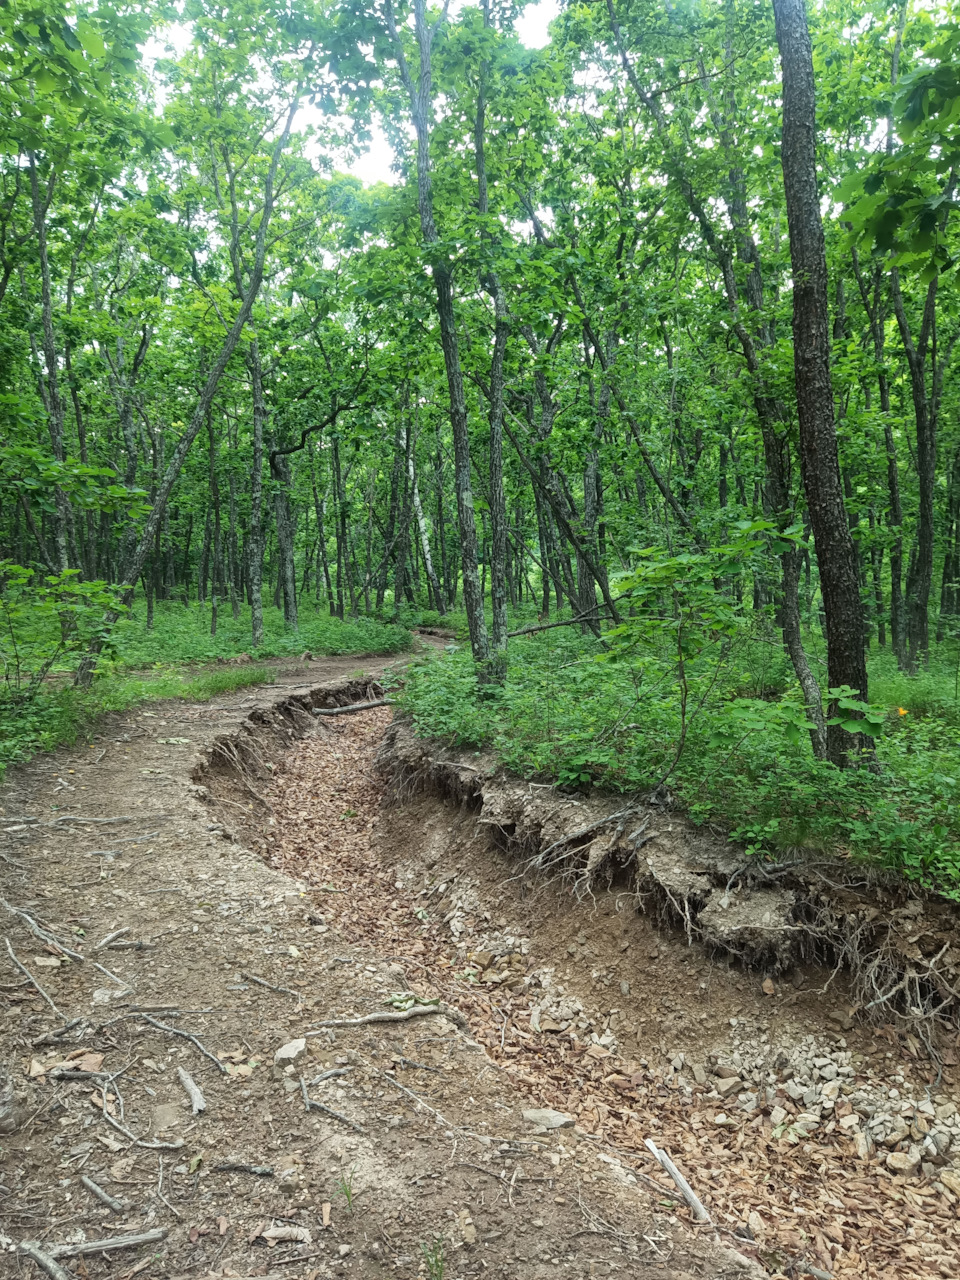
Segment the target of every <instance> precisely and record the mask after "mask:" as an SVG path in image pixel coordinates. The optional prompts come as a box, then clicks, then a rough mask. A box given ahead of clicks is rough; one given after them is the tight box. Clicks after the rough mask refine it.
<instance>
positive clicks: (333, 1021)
mask: <svg viewBox="0 0 960 1280" xmlns="http://www.w3.org/2000/svg"><path fill="white" fill-rule="evenodd" d="M427 1013H441V1014H443V1015H444V1017H447V1018H450V1019H451V1020H452V1021H454V1022H455V1021H456V1020H457V1018H462V1016H463V1015H462V1014H460V1013H459V1012H457V1011H456V1010H451V1009H449V1008H448V1007H447V1006H446V1005H441V1004H439V1003H438V1004H415V1005H414V1006H413V1008H412V1009H402V1010H400V1011H399V1012H397V1013H386V1012H384V1013H368V1014H366V1015H365V1016H364V1017H362V1018H327V1019H325V1020H324V1021H323V1022H313V1023H311V1024H310V1025H311V1026H314V1027H365V1026H366V1025H367V1024H368V1023H369V1022H406V1021H407V1019H408V1018H420V1017H422V1016H423V1015H424V1014H427ZM306 1034H307V1035H308V1036H315V1035H318V1034H319V1032H316V1031H308V1032H307V1033H306Z"/></svg>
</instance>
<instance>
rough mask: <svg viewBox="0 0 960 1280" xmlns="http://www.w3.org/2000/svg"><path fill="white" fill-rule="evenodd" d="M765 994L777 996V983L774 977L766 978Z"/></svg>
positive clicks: (764, 981) (764, 982)
mask: <svg viewBox="0 0 960 1280" xmlns="http://www.w3.org/2000/svg"><path fill="white" fill-rule="evenodd" d="M763 994H764V995H765V996H775V995H776V994H777V985H776V983H775V982H774V980H773V979H772V978H764V980H763Z"/></svg>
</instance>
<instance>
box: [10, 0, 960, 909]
mask: <svg viewBox="0 0 960 1280" xmlns="http://www.w3.org/2000/svg"><path fill="white" fill-rule="evenodd" d="M523 12H524V7H523V6H522V5H517V4H513V3H494V2H493V0H482V3H480V4H478V5H468V4H462V5H455V6H451V5H448V6H445V7H444V8H443V9H440V8H439V7H428V6H427V4H426V2H425V0H412V3H409V4H408V3H400V2H399V0H371V2H370V3H369V4H368V3H366V2H365V0H357V2H354V3H350V4H337V3H323V2H322V0H319V2H317V3H313V2H312V0H306V2H304V3H299V2H298V3H297V4H295V5H288V4H285V3H277V2H275V0H264V2H262V3H252V0H227V2H225V3H222V4H213V3H208V2H207V0H185V2H184V3H177V4H172V3H152V2H151V0H144V2H143V3H131V4H125V3H116V4H109V5H98V4H95V3H92V4H70V3H66V4H63V3H59V2H58V0H40V2H37V3H20V2H19V0H0V657H2V660H3V664H4V689H3V694H2V700H0V720H2V722H3V724H4V725H6V726H8V727H9V741H10V744H12V745H10V746H9V749H8V750H7V751H6V755H5V757H4V758H5V759H8V760H9V759H16V758H21V757H22V755H23V754H24V753H25V752H26V751H28V750H32V749H35V748H36V747H37V746H42V745H50V744H51V743H53V742H55V741H56V740H57V737H58V735H60V736H63V734H65V733H76V732H79V727H80V726H81V725H82V724H83V723H84V720H83V713H82V707H83V706H84V705H87V704H84V703H83V699H84V698H87V699H93V700H94V702H93V703H89V705H94V704H96V705H102V701H101V703H96V690H97V688H98V686H99V687H100V688H101V689H102V687H103V680H104V677H109V676H112V675H116V673H117V672H118V671H120V670H122V669H124V668H135V667H138V666H143V665H144V664H145V663H154V664H156V663H159V664H166V666H168V667H169V666H171V665H173V664H178V663H183V662H199V661H203V660H204V659H210V658H213V657H216V656H225V655H228V654H230V653H236V652H239V651H241V650H243V651H246V652H248V653H249V654H251V655H252V656H253V657H254V658H260V657H264V656H268V655H270V654H275V653H283V652H287V653H294V652H296V651H297V650H298V648H299V649H302V648H307V647H313V648H315V649H318V650H319V651H326V652H371V651H373V652H396V651H398V650H400V649H402V648H404V647H405V646H407V645H408V644H409V642H410V640H409V634H408V630H407V628H410V627H413V626H424V625H429V626H432V627H433V628H440V629H441V630H445V631H446V632H447V633H448V636H449V638H450V640H451V643H450V644H449V645H448V648H447V652H445V653H444V655H443V656H442V657H440V658H438V659H436V660H434V661H430V662H426V663H424V664H421V665H419V666H417V667H415V668H414V669H413V671H412V673H411V674H410V677H409V679H408V680H407V682H406V687H405V691H404V693H403V699H404V701H405V703H406V707H407V710H408V712H409V713H410V714H411V715H412V716H413V717H414V720H415V722H416V724H417V726H418V727H419V728H420V729H421V730H422V731H423V732H425V733H430V734H434V735H440V736H444V737H446V738H447V739H448V740H449V741H451V742H455V743H457V744H460V745H465V744H469V745H471V746H476V747H480V746H484V745H485V746H491V747H493V748H494V749H495V750H496V751H497V752H498V753H499V754H500V755H501V757H502V758H503V759H504V760H505V761H506V762H507V763H508V764H509V765H510V766H511V767H512V768H514V769H516V770H518V771H520V772H521V773H525V774H527V775H531V776H533V775H536V776H542V777H544V778H547V779H550V780H556V781H560V782H561V783H563V784H564V785H567V786H573V787H602V788H607V789H620V790H626V789H631V790H643V791H646V792H647V793H650V794H652V795H654V796H656V797H659V798H660V799H661V800H662V802H663V803H678V804H681V805H683V806H684V807H686V808H687V809H688V810H689V811H691V812H692V813H693V814H694V816H695V817H698V818H701V819H704V820H706V819H709V820H711V821H716V822H720V823H722V824H723V825H724V827H725V828H726V829H728V830H732V831H733V833H734V834H735V836H736V837H737V838H739V839H741V840H743V841H745V842H746V843H747V845H748V846H749V847H750V848H751V849H753V850H755V851H756V852H757V853H758V855H760V856H765V855H766V854H768V853H773V854H775V855H776V856H778V857H782V856H784V853H785V851H786V852H787V854H789V856H791V857H792V856H806V855H807V854H812V855H816V854H818V853H820V852H821V851H829V852H830V854H831V855H836V854H840V855H842V856H857V857H863V858H868V859H872V860H874V861H878V862H881V863H883V864H885V865H888V866H892V867H896V868H898V869H900V870H902V871H905V872H906V873H907V874H909V875H911V876H913V877H916V878H919V879H920V880H922V881H924V882H925V883H928V884H931V885H934V886H935V887H937V888H939V889H940V890H942V891H944V892H947V893H950V894H956V893H957V892H960V887H958V886H960V818H958V816H957V814H958V806H957V804H956V800H955V797H956V791H957V780H958V777H960V745H958V742H957V731H958V726H960V696H958V693H960V691H958V681H960V675H958V673H960V427H958V421H957V405H958V395H957V362H958V353H957V351H956V343H957V337H958V335H960V315H958V305H957V303H958V292H957V288H958V286H957V273H956V271H955V270H954V260H955V255H956V253H957V179H958V165H960V10H958V9H957V7H956V5H954V4H953V3H952V2H951V0H940V2H938V3H935V4H926V3H924V4H921V3H914V2H910V0H893V2H891V3H884V2H883V0H877V2H876V3H868V4H862V3H861V4H857V5H853V4H851V3H849V0H844V2H838V0H825V2H824V3H810V4H809V5H808V6H804V4H803V2H802V0H757V2H755V3H754V2H752V0H681V2H680V3H676V4H674V3H667V2H666V0H589V2H588V3H583V2H581V3H566V4H563V5H561V7H560V10H559V13H558V15H557V17H556V18H555V20H554V21H553V22H552V23H551V25H550V32H549V40H548V42H547V43H546V44H544V46H543V47H542V48H538V49H533V48H529V47H527V46H526V45H524V43H523V42H522V40H521V39H520V37H519V35H518V22H519V21H520V20H521V18H522V15H523ZM371 142H373V143H374V144H376V145H378V146H381V145H384V144H385V145H388V146H389V148H390V150H391V154H392V157H393V159H392V168H391V170H390V173H389V174H385V175H384V176H385V178H386V177H388V178H389V181H381V182H376V183H367V184H364V183H363V182H362V181H361V180H360V179H359V178H358V177H356V176H354V175H353V174H352V173H351V172H350V170H351V169H352V168H356V163H357V159H358V157H359V156H361V155H362V154H363V153H364V152H365V150H366V149H367V148H368V146H370V144H371ZM67 676H69V678H71V679H73V680H74V682H75V686H76V687H75V689H74V690H70V689H68V688H67V686H66V684H65V683H64V681H65V678H67ZM137 696H140V694H138V695H137ZM71 699H72V701H71ZM78 700H79V701H78Z"/></svg>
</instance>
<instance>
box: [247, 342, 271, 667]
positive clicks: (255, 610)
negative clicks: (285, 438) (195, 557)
mask: <svg viewBox="0 0 960 1280" xmlns="http://www.w3.org/2000/svg"><path fill="white" fill-rule="evenodd" d="M247 369H248V371H249V373H250V388H251V392H252V395H253V459H252V462H251V466H250V528H249V530H248V531H247V580H248V584H249V588H248V589H249V595H250V641H251V644H252V645H253V648H254V649H259V648H261V647H262V645H263V433H264V430H265V427H266V421H267V404H266V399H265V397H264V394H263V367H262V365H261V363H260V348H259V346H258V345H257V340H256V338H254V339H253V341H252V342H251V343H250V346H249V348H248V349H247Z"/></svg>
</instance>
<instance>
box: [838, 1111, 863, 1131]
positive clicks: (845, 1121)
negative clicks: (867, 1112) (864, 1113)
mask: <svg viewBox="0 0 960 1280" xmlns="http://www.w3.org/2000/svg"><path fill="white" fill-rule="evenodd" d="M840 1128H841V1129H848V1130H849V1129H859V1128H860V1117H859V1116H858V1115H857V1113H856V1112H855V1111H853V1112H851V1113H850V1115H848V1116H843V1117H842V1118H841V1120H840Z"/></svg>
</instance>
